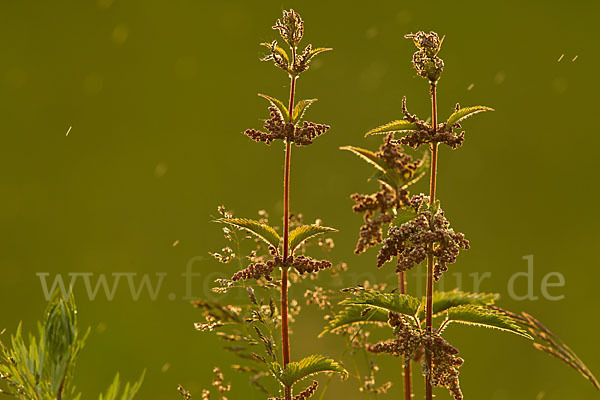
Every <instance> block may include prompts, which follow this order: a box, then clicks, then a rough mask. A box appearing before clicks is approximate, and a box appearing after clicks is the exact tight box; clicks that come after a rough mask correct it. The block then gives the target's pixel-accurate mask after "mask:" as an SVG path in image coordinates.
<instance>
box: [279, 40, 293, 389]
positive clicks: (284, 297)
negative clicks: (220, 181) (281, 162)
mask: <svg viewBox="0 0 600 400" xmlns="http://www.w3.org/2000/svg"><path fill="white" fill-rule="evenodd" d="M295 57H296V53H295V51H294V49H292V59H295ZM295 92H296V77H295V76H292V77H291V78H290V103H289V108H288V110H289V114H290V122H292V118H293V116H292V114H293V109H294V95H295ZM291 152H292V143H291V142H289V141H286V143H285V171H284V176H283V264H284V267H283V268H282V269H281V343H282V344H281V347H282V349H283V368H285V367H286V366H287V365H288V364H289V362H290V336H289V328H288V267H287V265H286V263H287V260H288V256H289V254H288V253H289V234H290V163H291V155H292V154H291ZM291 398H292V392H291V388H289V387H286V388H285V399H286V400H290V399H291Z"/></svg>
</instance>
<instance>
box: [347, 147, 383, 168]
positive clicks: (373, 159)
mask: <svg viewBox="0 0 600 400" xmlns="http://www.w3.org/2000/svg"><path fill="white" fill-rule="evenodd" d="M340 150H348V151H350V152H352V153H354V154H356V155H357V156H359V157H360V158H361V159H363V160H364V161H366V162H368V163H369V164H371V165H372V166H374V167H375V168H377V169H378V170H379V171H381V172H385V170H386V168H387V166H386V165H385V163H384V162H383V160H381V159H380V158H379V157H378V156H377V154H375V153H373V152H372V151H371V150H366V149H361V148H360V147H354V146H343V147H340Z"/></svg>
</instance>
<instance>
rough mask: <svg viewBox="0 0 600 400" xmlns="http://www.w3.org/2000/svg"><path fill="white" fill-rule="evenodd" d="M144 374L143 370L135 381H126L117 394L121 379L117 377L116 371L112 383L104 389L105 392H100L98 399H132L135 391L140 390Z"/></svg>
mask: <svg viewBox="0 0 600 400" xmlns="http://www.w3.org/2000/svg"><path fill="white" fill-rule="evenodd" d="M145 375H146V372H145V371H144V372H143V373H142V376H141V377H140V379H138V381H137V382H135V383H133V384H131V383H129V382H127V383H126V384H125V387H124V388H123V392H122V393H121V395H120V396H119V392H120V389H121V381H120V378H119V374H118V373H117V375H116V376H115V379H114V380H113V382H112V384H111V385H110V386H109V387H108V389H107V390H106V393H105V394H104V395H102V394H100V398H99V400H117V399H118V400H131V399H133V398H134V397H135V395H136V394H137V392H138V391H139V390H140V387H141V386H142V382H143V381H144V376H145Z"/></svg>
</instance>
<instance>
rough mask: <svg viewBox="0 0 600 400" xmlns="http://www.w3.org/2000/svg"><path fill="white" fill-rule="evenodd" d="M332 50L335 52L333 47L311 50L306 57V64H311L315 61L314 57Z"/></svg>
mask: <svg viewBox="0 0 600 400" xmlns="http://www.w3.org/2000/svg"><path fill="white" fill-rule="evenodd" d="M331 50H333V49H332V48H331V47H316V48H314V49H311V51H310V52H309V53H308V55H307V56H306V62H307V63H308V62H310V61H311V60H312V59H313V57H315V56H316V55H317V54H321V53H324V52H326V51H331Z"/></svg>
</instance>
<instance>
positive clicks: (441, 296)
mask: <svg viewBox="0 0 600 400" xmlns="http://www.w3.org/2000/svg"><path fill="white" fill-rule="evenodd" d="M499 297H500V295H499V294H498V293H469V292H461V291H460V290H458V289H455V290H452V291H448V292H438V291H436V292H434V293H433V315H434V316H436V315H439V314H440V313H442V312H444V311H446V310H448V309H449V308H451V307H456V306H463V305H469V304H470V305H474V306H489V305H492V304H494V302H495V301H496V300H498V298H499ZM423 303H425V298H423ZM419 318H421V319H423V318H425V313H424V311H423V310H420V311H419Z"/></svg>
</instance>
